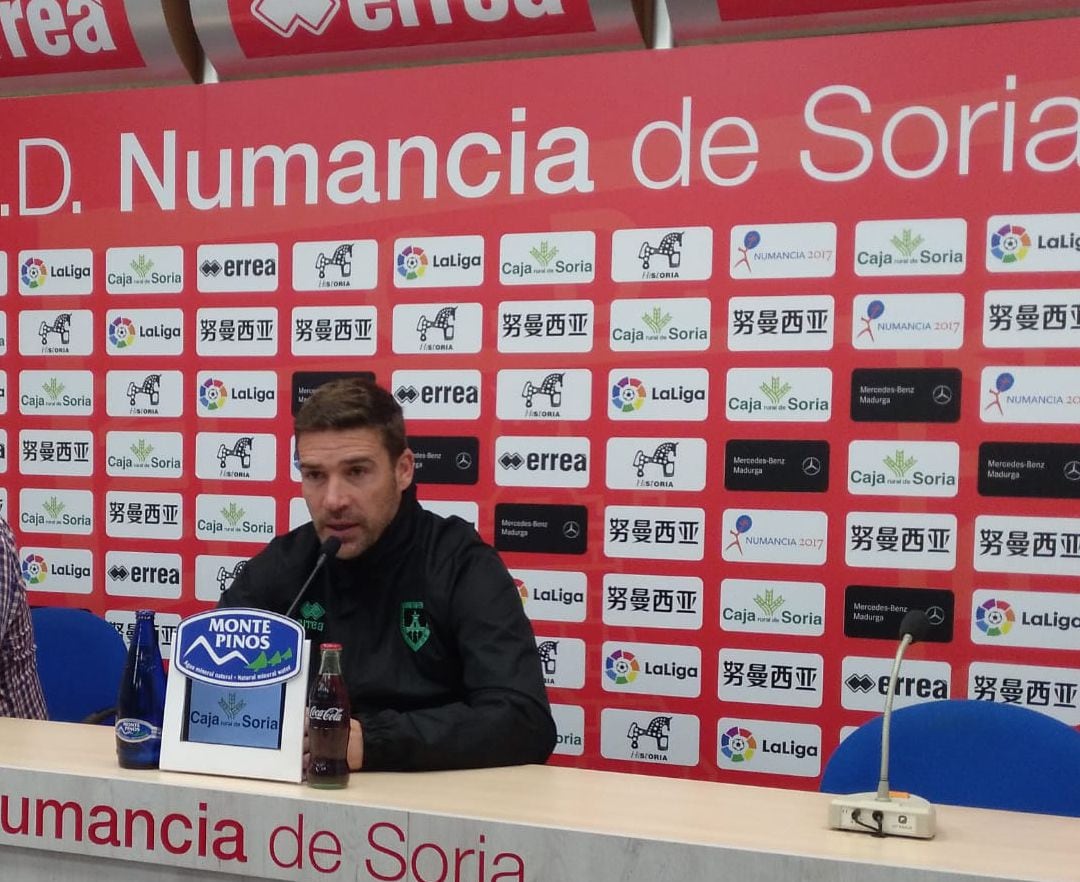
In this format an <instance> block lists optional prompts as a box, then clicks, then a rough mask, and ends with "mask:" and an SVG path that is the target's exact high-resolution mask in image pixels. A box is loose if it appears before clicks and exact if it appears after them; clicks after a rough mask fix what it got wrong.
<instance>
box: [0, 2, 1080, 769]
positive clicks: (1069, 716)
mask: <svg viewBox="0 0 1080 882" xmlns="http://www.w3.org/2000/svg"><path fill="white" fill-rule="evenodd" d="M1078 36H1080V25H1078V24H1077V22H1076V21H1075V20H1063V21H1056V22H1043V23H1037V22H1031V23H1019V24H1009V25H997V26H984V27H971V28H964V29H955V30H948V29H941V30H933V31H923V32H912V33H897V34H875V35H861V36H850V37H836V38H826V39H807V40H800V41H791V42H776V43H758V44H747V45H727V46H718V47H701V48H690V49H678V50H673V51H669V52H655V53H646V52H633V53H624V54H618V55H607V56H602V57H601V56H593V57H579V58H559V59H545V60H525V61H515V62H494V63H485V64H473V65H461V66H453V67H441V68H437V69H411V70H399V71H378V72H372V73H363V74H349V75H338V76H326V77H307V78H302V79H299V78H298V79H277V80H272V81H264V82H252V83H240V84H230V85H219V86H213V87H201V88H200V87H184V88H177V89H168V90H158V91H128V92H119V93H111V94H95V95H80V96H55V97H41V98H19V99H9V100H6V101H4V102H3V105H4V106H3V109H4V111H5V112H4V124H3V128H2V133H0V163H2V164H3V167H4V168H5V170H6V173H5V174H4V175H3V176H0V233H2V236H0V241H2V249H3V259H2V262H0V270H2V274H0V279H2V282H0V295H2V296H0V321H2V323H0V340H2V342H0V353H2V362H0V392H2V393H3V394H2V395H0V444H2V446H3V457H2V458H0V505H2V507H3V512H4V514H5V515H6V516H7V517H8V519H9V520H10V521H11V522H12V523H13V525H14V526H15V528H16V532H17V535H18V539H19V546H20V559H21V561H22V563H23V567H24V572H25V573H26V575H27V579H28V582H29V584H30V590H31V598H32V601H33V602H34V603H37V604H62V605H72V606H84V607H87V608H89V609H91V610H94V611H95V612H98V613H101V614H104V615H105V616H106V617H108V618H109V619H110V620H111V621H114V622H116V623H117V625H118V627H120V628H121V629H123V628H124V627H125V623H126V622H129V621H130V620H131V618H132V613H131V611H132V610H134V609H135V608H137V607H140V606H149V607H153V608H154V609H156V610H158V612H159V621H160V622H162V623H163V624H164V625H166V627H165V629H164V630H163V637H164V639H165V641H166V642H167V641H168V639H169V637H170V634H171V630H170V628H169V627H168V626H169V625H170V623H175V622H176V621H177V619H178V618H179V617H180V616H183V615H186V614H189V613H192V612H195V611H197V610H199V609H202V608H205V607H206V606H208V605H209V604H211V603H212V602H213V601H214V599H215V598H216V596H217V594H218V592H219V591H220V589H221V587H222V586H223V585H226V584H228V580H229V579H230V578H231V574H232V573H233V572H234V571H235V568H236V566H237V564H238V563H240V562H241V561H243V560H244V559H246V558H247V557H248V556H250V555H251V554H253V553H254V552H256V551H257V550H258V549H259V547H260V546H261V544H262V543H263V542H264V541H265V540H266V538H268V536H269V535H272V534H273V533H274V532H283V531H285V530H287V529H288V528H289V527H290V526H292V525H295V524H297V523H299V522H300V521H301V520H303V518H304V514H303V507H302V504H301V503H300V502H299V485H298V484H297V482H296V480H295V477H296V476H295V473H294V472H293V470H292V468H291V454H292V448H291V437H290V411H291V407H292V405H293V403H294V401H295V399H296V396H297V395H298V394H299V392H298V390H299V389H301V388H302V387H310V385H311V384H313V383H315V382H317V381H318V379H319V377H320V375H322V374H325V373H332V372H338V371H353V370H361V371H372V372H374V373H375V375H376V376H377V377H378V378H379V379H380V380H382V381H384V382H385V383H386V384H388V385H389V386H390V388H391V389H392V390H393V391H394V392H395V394H396V395H397V396H398V397H399V399H400V400H402V402H403V405H404V407H405V410H406V415H407V417H408V419H409V428H410V435H411V437H412V439H413V444H414V447H415V448H416V449H417V451H418V453H419V454H420V460H421V463H422V467H421V471H420V479H421V481H422V482H423V483H422V484H421V485H420V488H419V489H420V496H421V498H422V499H423V500H424V501H425V503H426V504H428V505H431V506H433V507H436V508H438V509H439V510H441V511H448V512H455V513H460V514H463V515H464V516H466V517H469V518H471V519H473V520H474V521H475V523H476V525H477V528H478V529H479V531H480V533H481V534H482V535H483V536H485V537H486V538H487V539H489V540H490V541H493V542H495V543H496V544H497V545H498V546H499V547H500V548H501V549H502V551H503V554H504V557H505V560H506V562H507V564H508V565H509V566H510V568H511V570H512V571H513V572H514V574H515V576H516V578H517V579H518V581H519V587H520V590H521V592H522V595H523V602H524V603H525V604H526V609H527V610H528V612H529V614H530V616H531V617H532V619H533V621H534V626H535V630H536V632H537V637H538V640H539V641H540V643H541V644H542V647H543V648H542V656H543V658H544V664H545V672H546V675H547V677H548V679H549V684H550V691H551V697H552V700H553V702H554V704H555V706H556V714H557V717H558V722H559V728H560V746H559V749H558V755H557V760H556V761H558V762H563V763H568V764H578V765H587V766H591V767H596V768H605V769H620V770H629V771H636V772H641V773H647V774H648V773H657V774H669V775H686V776H689V777H698V778H708V779H722V780H730V781H738V782H747V783H756V784H773V785H780V786H790V787H813V786H815V784H816V780H817V776H818V774H819V770H820V766H821V764H822V761H823V758H824V757H826V756H827V755H828V753H829V752H830V751H831V750H832V748H833V747H834V746H835V744H836V743H837V741H838V739H839V738H840V736H841V732H842V730H843V728H844V727H846V726H852V725H856V724H858V723H860V722H862V721H863V720H865V719H867V718H868V717H869V716H870V715H871V713H872V712H873V711H875V710H876V709H879V708H880V707H881V704H882V700H883V699H882V695H881V689H880V682H881V680H880V678H881V677H882V675H883V674H885V673H886V672H887V667H888V664H889V659H890V658H891V655H892V652H893V648H894V638H895V630H896V626H897V623H898V621H899V618H900V616H902V614H903V612H904V611H905V610H906V609H907V608H909V607H915V606H918V607H921V608H927V609H930V610H931V612H932V618H933V620H934V630H933V632H932V639H931V640H930V641H928V642H926V643H924V644H921V645H919V646H917V647H915V649H914V650H913V651H912V653H911V661H909V662H908V664H907V666H906V668H905V680H904V685H903V687H902V689H901V696H900V701H901V702H908V701H919V700H926V699H928V698H934V697H945V696H971V697H977V698H981V699H985V700H997V701H1016V702H1019V703H1023V704H1026V705H1028V706H1031V707H1035V708H1037V709H1040V710H1043V711H1045V712H1047V713H1051V714H1053V715H1055V716H1057V717H1058V718H1060V719H1063V720H1065V721H1067V722H1068V723H1069V724H1070V725H1077V724H1078V723H1080V695H1078V691H1080V676H1078V674H1077V665H1076V661H1075V659H1076V652H1077V650H1080V637H1078V636H1077V635H1078V634H1080V600H1078V598H1077V585H1078V584H1080V583H1078V578H1080V548H1078V543H1080V519H1078V518H1077V517H1076V498H1077V495H1078V492H1080V491H1078V487H1080V482H1078V481H1076V480H1074V478H1075V475H1073V471H1075V470H1076V468H1077V463H1078V462H1080V428H1078V424H1080V398H1078V393H1080V363H1078V360H1077V358H1078V357H1077V348H1078V345H1080V250H1078V247H1080V246H1078V241H1080V239H1078V237H1080V214H1078V213H1076V197H1075V194H1076V193H1077V191H1078V188H1077V176H1078V162H1080V159H1078V157H1080V148H1078V138H1080V132H1078V129H1080V98H1078V95H1080V72H1078V71H1077V68H1076V62H1075V44H1076V39H1077V37H1078ZM245 439H247V440H245ZM304 615H305V616H306V617H307V618H309V619H310V620H311V621H316V620H317V618H318V611H317V610H308V611H307V612H305V613H304Z"/></svg>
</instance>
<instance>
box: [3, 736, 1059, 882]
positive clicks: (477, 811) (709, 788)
mask: <svg viewBox="0 0 1080 882" xmlns="http://www.w3.org/2000/svg"><path fill="white" fill-rule="evenodd" d="M9 770H10V771H11V772H15V771H18V772H21V773H27V772H28V773H38V772H41V773H48V774H49V775H50V776H61V777H62V778H71V779H87V778H89V779H100V780H102V781H111V782H115V781H117V780H120V781H124V782H130V783H133V784H135V783H138V784H140V785H142V786H146V785H153V786H156V787H161V788H173V787H175V788H187V789H191V788H199V789H200V790H203V789H204V790H205V791H207V792H216V793H218V794H238V795H240V794H243V795H248V796H266V797H271V798H274V799H276V800H283V799H284V800H294V801H301V802H303V803H316V804H317V803H347V804H349V805H353V806H364V807H368V808H374V809H385V810H395V811H402V812H408V813H415V814H420V815H437V816H446V817H453V818H465V819H474V820H484V821H493V822H498V823H506V824H512V825H523V826H526V827H541V828H548V829H555V830H569V831H576V832H583V833H593V834H600V835H609V836H618V837H625V838H630V839H640V840H645V841H650V842H652V841H659V842H668V843H686V844H691V845H698V846H706V847H708V846H717V847H722V848H727V849H736V850H748V851H755V852H767V853H770V854H774V855H775V854H783V855H793V856H798V857H803V858H816V859H824V860H835V861H842V862H855V863H868V864H873V865H875V866H886V867H898V868H908V869H909V870H930V871H940V872H946V873H948V872H953V873H961V874H972V875H975V876H984V877H991V878H1012V879H1030V880H1060V882H1065V880H1070V882H1077V880H1080V819H1073V818H1062V817H1056V816H1048V815H1034V814H1026V813H1013V812H997V811H986V810H980V809H967V808H958V807H952V806H938V834H937V837H936V838H935V839H934V840H932V841H922V840H909V839H899V838H888V839H879V838H875V837H873V836H870V835H861V834H857V833H846V832H840V831H835V830H830V829H828V827H827V821H826V818H827V805H828V802H829V799H830V797H829V796H827V795H824V794H819V793H807V792H800V791H790V790H780V789H771V788H762V787H746V786H739V785H732V784H717V783H708V782H701V781H686V780H682V779H673V778H659V777H653V776H643V775H629V774H616V773H610V772H596V771H589V770H583V769H571V768H562V767H557V766H518V767H513V768H503V769H478V770H471V771H459V772H427V773H360V774H356V775H354V776H353V778H352V781H351V783H350V786H349V787H348V788H347V789H345V790H339V791H319V790H312V789H310V788H307V787H304V786H302V785H294V784H283V783H278V782H267V781H253V780H246V779H242V778H222V777H210V776H203V775H189V774H178V773H172V772H161V771H132V770H126V769H120V768H119V767H118V766H117V764H116V758H115V748H114V741H113V733H112V730H111V729H110V728H108V727H100V726H97V727H95V726H77V725H74V724H68V723H48V722H29V721H23V720H10V719H0V793H3V792H5V784H4V781H5V779H7V778H8V777H9V774H8V772H9ZM988 774H992V770H988ZM23 777H25V775H24V776H23ZM50 780H52V781H54V782H55V781H56V780H57V779H56V778H55V777H52V778H50ZM81 783H82V784H86V783H87V782H86V781H85V780H82V782H81ZM163 798H164V799H165V800H166V801H167V800H168V793H165V794H164V797H163ZM629 806H636V807H638V808H639V809H640V808H642V807H646V808H647V810H620V807H629ZM323 808H327V806H323ZM8 844H12V843H10V842H9V843H8Z"/></svg>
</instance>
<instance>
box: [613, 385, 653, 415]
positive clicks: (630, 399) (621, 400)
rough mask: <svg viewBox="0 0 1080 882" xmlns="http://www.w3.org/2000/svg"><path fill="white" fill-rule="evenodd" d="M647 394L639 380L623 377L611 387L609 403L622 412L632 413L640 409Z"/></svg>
mask: <svg viewBox="0 0 1080 882" xmlns="http://www.w3.org/2000/svg"><path fill="white" fill-rule="evenodd" d="M648 394H649V393H648V390H647V389H646V388H645V384H644V383H642V382H641V380H638V379H635V378H634V377H623V378H622V379H621V380H619V382H617V383H616V384H615V385H614V386H612V387H611V405H612V407H614V408H615V409H616V410H618V411H621V412H622V413H633V412H634V411H635V410H641V406H642V405H643V404H644V403H645V398H646V396H647V395H648Z"/></svg>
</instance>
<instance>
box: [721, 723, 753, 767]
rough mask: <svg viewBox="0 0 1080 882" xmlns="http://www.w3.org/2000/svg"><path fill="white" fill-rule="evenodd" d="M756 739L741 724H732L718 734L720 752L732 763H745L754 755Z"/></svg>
mask: <svg viewBox="0 0 1080 882" xmlns="http://www.w3.org/2000/svg"><path fill="white" fill-rule="evenodd" d="M755 750H757V739H756V738H754V733H753V732H751V731H750V730H749V729H744V728H743V727H742V726H732V727H731V728H730V729H728V730H727V731H726V732H725V733H724V734H723V735H721V736H720V752H721V753H722V754H723V755H724V756H726V757H727V758H728V759H729V760H731V761H732V762H733V763H745V762H746V761H747V760H749V759H751V758H752V757H753V756H754V751H755Z"/></svg>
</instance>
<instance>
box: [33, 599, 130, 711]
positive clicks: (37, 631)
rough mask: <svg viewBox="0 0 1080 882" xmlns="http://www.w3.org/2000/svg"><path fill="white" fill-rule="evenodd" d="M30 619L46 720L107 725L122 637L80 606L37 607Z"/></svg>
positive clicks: (121, 661)
mask: <svg viewBox="0 0 1080 882" xmlns="http://www.w3.org/2000/svg"><path fill="white" fill-rule="evenodd" d="M30 618H31V619H32V620H33V623H34V639H35V640H36V642H37V668H38V677H39V678H40V679H41V689H42V692H44V693H45V705H46V707H47V708H48V711H49V719H50V720H58V721H61V722H65V723H107V724H109V725H111V724H112V723H113V722H114V720H115V714H116V697H117V694H118V693H119V690H120V678H121V677H122V676H123V673H124V663H125V662H126V660H127V649H126V647H125V645H124V638H123V637H121V636H120V635H119V634H118V633H117V631H116V628H114V627H113V626H112V625H110V624H109V623H108V622H106V621H105V620H104V619H102V618H99V617H98V616H96V615H94V614H93V613H90V612H87V611H86V610H84V609H61V608H59V607H35V608H34V609H32V610H31V611H30Z"/></svg>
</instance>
